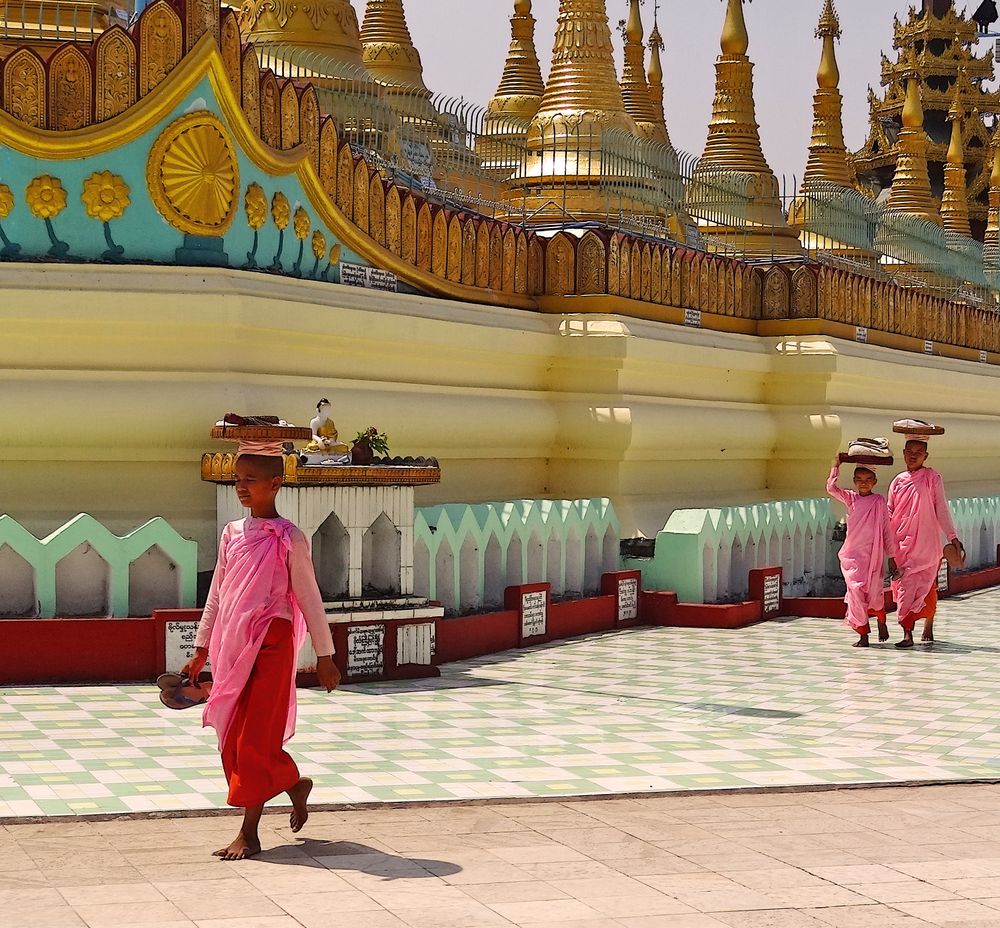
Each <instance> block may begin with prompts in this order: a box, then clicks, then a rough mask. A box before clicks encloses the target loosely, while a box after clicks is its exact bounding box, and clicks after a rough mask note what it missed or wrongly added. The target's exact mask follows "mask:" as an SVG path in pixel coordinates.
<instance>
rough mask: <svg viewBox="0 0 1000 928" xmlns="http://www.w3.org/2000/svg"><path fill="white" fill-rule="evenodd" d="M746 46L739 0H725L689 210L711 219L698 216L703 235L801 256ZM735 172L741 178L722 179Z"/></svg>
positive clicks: (750, 250)
mask: <svg viewBox="0 0 1000 928" xmlns="http://www.w3.org/2000/svg"><path fill="white" fill-rule="evenodd" d="M749 47H750V40H749V35H748V34H747V29H746V23H745V21H744V19H743V0H728V9H727V12H726V22H725V26H724V28H723V33H722V54H721V55H720V56H719V58H718V60H717V61H716V63H715V72H716V79H715V100H714V101H713V103H712V121H711V123H710V124H709V127H708V141H707V142H706V143H705V151H704V153H703V154H702V156H701V160H700V161H699V162H698V166H697V167H696V168H695V171H694V176H693V178H692V182H691V184H690V185H689V187H688V203H689V205H690V212H691V213H692V215H693V216H695V217H698V215H699V213H700V212H701V213H705V214H708V215H711V216H713V217H715V218H712V219H711V220H709V219H703V220H702V230H703V231H704V232H705V234H706V235H708V236H711V237H714V238H716V239H718V240H720V241H722V242H730V241H731V242H732V243H733V244H734V245H735V247H736V248H738V249H740V250H742V251H743V252H744V253H746V254H759V255H763V254H768V255H774V254H783V255H793V254H800V253H801V249H800V247H799V242H798V237H797V236H796V234H795V232H793V231H792V229H791V227H790V226H789V225H788V222H787V221H786V219H785V214H784V210H783V209H782V205H781V201H780V199H779V198H778V181H777V179H776V178H775V176H774V172H773V171H772V170H771V167H770V165H769V164H768V163H767V161H766V160H765V158H764V152H763V150H762V149H761V145H760V127H759V126H758V125H757V113H756V108H755V106H754V99H753V62H751V61H750V59H749V58H748V57H747V55H746V52H747V49H748V48H749ZM734 173H735V174H737V175H743V177H734V178H731V179H730V178H729V177H727V175H731V174H734ZM744 178H746V179H745V180H744ZM727 191H731V192H732V195H731V196H730V194H729V193H727ZM748 196H749V201H748V200H747V197H748ZM721 199H727V200H731V202H726V203H722V202H720V200H721ZM730 219H731V221H730Z"/></svg>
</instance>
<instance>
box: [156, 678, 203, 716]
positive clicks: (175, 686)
mask: <svg viewBox="0 0 1000 928" xmlns="http://www.w3.org/2000/svg"><path fill="white" fill-rule="evenodd" d="M156 685H157V686H158V687H159V688H160V702H162V703H163V705H165V706H166V707H167V708H168V709H190V708H191V707H192V706H200V705H203V704H204V703H205V702H206V701H207V699H208V697H209V695H210V694H211V692H212V683H211V681H209V682H207V683H192V682H191V681H190V680H189V679H188V678H187V677H185V676H182V675H181V674H179V673H161V674H160V675H159V676H158V677H157V678H156Z"/></svg>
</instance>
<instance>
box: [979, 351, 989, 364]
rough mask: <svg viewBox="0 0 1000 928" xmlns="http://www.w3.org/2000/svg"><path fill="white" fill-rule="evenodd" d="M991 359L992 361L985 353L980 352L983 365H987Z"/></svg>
mask: <svg viewBox="0 0 1000 928" xmlns="http://www.w3.org/2000/svg"><path fill="white" fill-rule="evenodd" d="M989 359H990V356H989V354H987V353H986V352H985V351H980V352H979V360H980V362H981V363H982V364H986V363H987V362H988V361H989Z"/></svg>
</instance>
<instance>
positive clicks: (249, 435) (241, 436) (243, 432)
mask: <svg viewBox="0 0 1000 928" xmlns="http://www.w3.org/2000/svg"><path fill="white" fill-rule="evenodd" d="M212 438H217V439H219V440H220V441H309V439H310V438H312V429H309V428H301V429H300V428H295V427H294V426H289V425H216V426H214V427H213V428H212Z"/></svg>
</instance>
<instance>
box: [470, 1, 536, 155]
mask: <svg viewBox="0 0 1000 928" xmlns="http://www.w3.org/2000/svg"><path fill="white" fill-rule="evenodd" d="M510 31H511V38H510V49H509V50H508V52H507V60H506V62H505V63H504V68H503V76H502V77H501V78H500V85H499V86H498V87H497V92H496V93H495V94H494V95H493V99H492V100H490V102H489V106H487V108H486V119H485V120H484V123H483V135H484V136H485V137H484V138H481V139H480V140H479V143H478V145H477V148H476V150H477V152H478V153H479V156H480V157H481V158H482V159H483V162H484V164H485V165H486V166H487V167H491V166H494V167H497V168H498V169H500V170H504V169H506V168H514V167H516V166H517V163H518V161H519V159H520V157H521V149H522V148H523V146H524V144H525V142H526V140H527V137H528V126H529V125H530V124H531V120H532V117H533V116H534V115H535V113H537V112H538V107H539V106H540V105H541V102H542V95H543V94H544V93H545V82H544V81H543V80H542V70H541V68H540V67H539V65H538V54H537V52H536V51H535V17H534V16H532V15H531V0H515V2H514V15H513V16H512V17H511V19H510Z"/></svg>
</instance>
